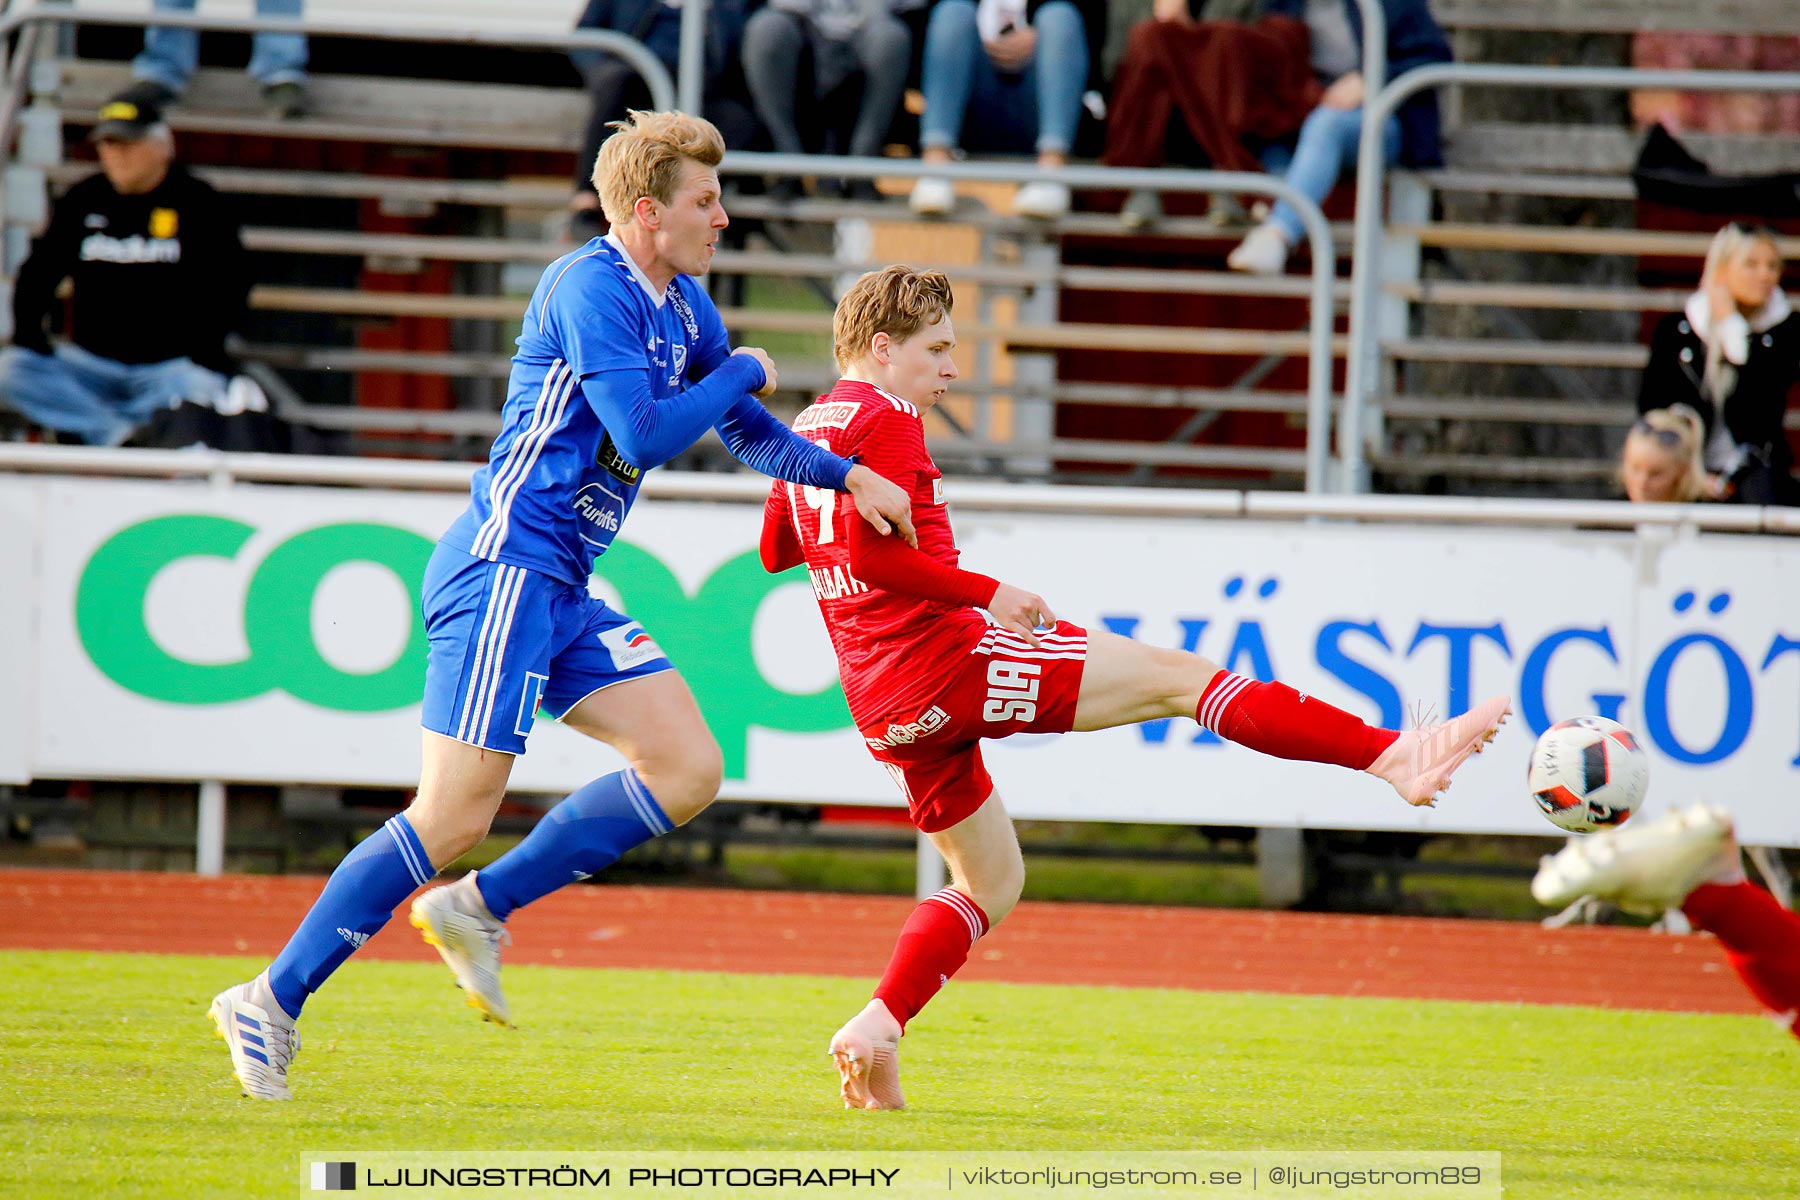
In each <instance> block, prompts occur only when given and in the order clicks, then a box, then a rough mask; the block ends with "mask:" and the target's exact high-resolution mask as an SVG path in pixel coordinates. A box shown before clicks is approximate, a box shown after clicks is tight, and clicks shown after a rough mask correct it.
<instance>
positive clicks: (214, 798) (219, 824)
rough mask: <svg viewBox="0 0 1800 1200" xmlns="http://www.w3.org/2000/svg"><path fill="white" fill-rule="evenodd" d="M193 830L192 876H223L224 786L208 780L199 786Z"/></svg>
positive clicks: (214, 780)
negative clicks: (193, 874)
mask: <svg viewBox="0 0 1800 1200" xmlns="http://www.w3.org/2000/svg"><path fill="white" fill-rule="evenodd" d="M196 817H197V819H196V821H195V829H194V872H195V874H198V875H223V874H224V873H225V785H224V784H222V783H220V782H219V781H218V780H216V779H208V780H206V781H205V782H204V783H202V784H201V785H200V808H199V812H198V813H197V814H196Z"/></svg>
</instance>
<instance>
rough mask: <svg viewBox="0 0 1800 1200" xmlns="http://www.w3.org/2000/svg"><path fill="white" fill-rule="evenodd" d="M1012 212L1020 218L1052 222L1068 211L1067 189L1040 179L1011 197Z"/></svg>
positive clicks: (1064, 185) (1061, 184)
mask: <svg viewBox="0 0 1800 1200" xmlns="http://www.w3.org/2000/svg"><path fill="white" fill-rule="evenodd" d="M1013 211H1014V212H1016V213H1018V214H1019V215H1020V216H1021V217H1034V218H1036V219H1037V220H1039V221H1054V220H1056V218H1058V217H1060V216H1064V215H1066V214H1067V213H1068V211H1069V187H1068V185H1067V184H1063V183H1051V182H1049V181H1048V180H1042V179H1040V180H1039V181H1038V182H1036V183H1028V184H1026V185H1025V186H1024V187H1022V188H1020V189H1019V194H1018V195H1017V196H1015V197H1013Z"/></svg>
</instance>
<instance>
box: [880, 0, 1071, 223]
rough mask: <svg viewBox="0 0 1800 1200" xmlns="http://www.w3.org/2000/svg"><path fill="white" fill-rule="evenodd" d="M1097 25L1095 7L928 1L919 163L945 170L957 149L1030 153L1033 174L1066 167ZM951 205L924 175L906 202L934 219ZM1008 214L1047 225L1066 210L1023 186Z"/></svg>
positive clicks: (1015, 0)
mask: <svg viewBox="0 0 1800 1200" xmlns="http://www.w3.org/2000/svg"><path fill="white" fill-rule="evenodd" d="M1105 19H1106V14H1105V8H1104V5H1103V4H1102V3H1101V2H1100V0H979V3H977V0H938V3H937V6H936V7H935V8H933V9H932V10H931V18H930V20H929V21H928V22H927V24H926V27H925V71H924V77H923V80H922V84H921V90H922V91H923V92H924V93H925V115H924V116H923V117H922V118H921V119H920V122H919V142H920V146H921V148H922V150H923V152H924V154H923V157H924V159H925V161H926V162H928V163H947V162H949V161H950V160H951V158H952V157H953V156H954V155H955V153H956V151H957V150H959V149H967V150H974V151H977V152H980V151H987V152H990V153H998V154H1022V153H1025V152H1027V151H1030V150H1033V149H1035V150H1036V152H1037V162H1038V165H1039V166H1040V167H1052V168H1054V167H1060V166H1062V165H1064V164H1065V163H1067V162H1068V161H1069V154H1070V152H1071V151H1072V150H1073V149H1074V146H1075V132H1076V129H1077V128H1078V127H1079V126H1080V124H1081V103H1082V94H1083V92H1084V91H1086V90H1087V88H1088V81H1089V77H1090V75H1091V73H1092V65H1093V64H1092V57H1091V56H1090V53H1089V47H1090V46H1098V45H1099V44H1100V39H1101V37H1102V36H1103V34H1104V29H1105ZM955 200H956V196H955V191H954V189H953V188H952V187H951V185H950V181H949V180H948V179H942V178H936V177H933V176H929V175H928V176H925V177H924V178H922V179H920V180H919V182H918V183H917V184H916V185H915V186H914V187H913V192H912V201H911V203H912V209H913V211H914V212H916V213H920V214H923V215H927V216H942V215H943V214H944V213H947V212H949V211H950V209H951V206H952V205H953V204H954V203H955ZM1013 207H1014V209H1015V210H1016V211H1017V212H1019V213H1021V214H1023V215H1024V216H1028V217H1037V218H1040V219H1043V220H1053V219H1055V218H1056V217H1059V216H1061V215H1062V214H1064V213H1066V212H1068V211H1069V189H1068V188H1067V187H1066V186H1064V185H1063V184H1060V183H1052V182H1050V181H1048V180H1038V181H1036V182H1033V183H1028V184H1026V185H1025V186H1024V187H1022V188H1020V189H1019V194H1018V197H1017V198H1016V199H1015V200H1014V202H1013Z"/></svg>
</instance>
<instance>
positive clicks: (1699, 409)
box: [1638, 222, 1800, 504]
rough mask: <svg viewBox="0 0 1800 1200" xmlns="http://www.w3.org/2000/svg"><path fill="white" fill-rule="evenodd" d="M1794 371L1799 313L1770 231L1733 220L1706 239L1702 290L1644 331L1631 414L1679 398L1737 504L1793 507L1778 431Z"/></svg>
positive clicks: (1787, 453)
mask: <svg viewBox="0 0 1800 1200" xmlns="http://www.w3.org/2000/svg"><path fill="white" fill-rule="evenodd" d="M1797 378H1800V316H1796V315H1794V312H1793V310H1792V309H1791V308H1790V307H1789V305H1788V300H1787V297H1786V296H1785V295H1783V294H1782V291H1781V255H1780V253H1779V251H1778V250H1777V249H1776V243H1775V233H1774V231H1773V230H1770V229H1768V228H1766V227H1763V226H1749V225H1741V224H1737V223H1735V222H1734V223H1733V224H1730V225H1727V226H1726V227H1725V228H1723V229H1721V230H1719V232H1718V233H1717V234H1716V235H1715V236H1714V237H1713V241H1712V246H1711V248H1710V249H1709V250H1708V251H1707V254H1706V267H1705V269H1704V271H1703V272H1702V274H1701V278H1700V290H1699V291H1697V292H1695V293H1694V294H1693V295H1692V296H1689V297H1688V301H1687V304H1686V305H1685V306H1683V308H1682V311H1680V312H1678V313H1670V314H1669V315H1668V316H1667V317H1664V318H1663V320H1662V322H1661V323H1660V324H1659V325H1657V327H1656V332H1655V333H1654V334H1653V335H1652V336H1651V338H1650V362H1649V365H1648V366H1646V367H1645V368H1644V377H1643V383H1642V385H1641V387H1640V389H1639V391H1638V411H1639V412H1649V411H1650V410H1652V409H1658V408H1667V407H1668V406H1670V405H1673V404H1682V405H1686V406H1687V407H1689V408H1691V409H1692V410H1693V411H1694V412H1696V413H1698V414H1699V416H1700V419H1701V421H1702V422H1703V423H1704V425H1705V440H1704V443H1703V444H1704V446H1705V450H1704V451H1703V457H1704V459H1705V462H1706V469H1707V470H1708V471H1709V472H1711V473H1713V474H1714V475H1716V476H1718V477H1719V478H1720V479H1723V480H1725V481H1726V483H1727V487H1726V489H1725V491H1726V495H1727V497H1728V498H1730V499H1732V500H1735V501H1738V502H1739V503H1743V504H1800V485H1797V484H1796V483H1795V481H1794V477H1793V468H1794V456H1793V452H1792V450H1791V449H1790V447H1789V445H1788V440H1787V434H1786V431H1785V430H1784V429H1783V428H1782V422H1783V419H1784V418H1785V417H1786V415H1787V403H1788V392H1789V391H1790V390H1791V389H1792V388H1793V386H1794V383H1795V380H1796V379H1797Z"/></svg>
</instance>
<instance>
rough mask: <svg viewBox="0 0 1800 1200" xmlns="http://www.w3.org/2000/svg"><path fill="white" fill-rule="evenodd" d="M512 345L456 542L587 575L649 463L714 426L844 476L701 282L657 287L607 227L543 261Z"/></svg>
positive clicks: (770, 470)
mask: <svg viewBox="0 0 1800 1200" xmlns="http://www.w3.org/2000/svg"><path fill="white" fill-rule="evenodd" d="M518 347H519V349H518V353H516V354H515V355H513V362H512V376H511V378H510V380H509V381H508V385H507V399H506V409H505V411H504V412H503V414H502V424H501V429H500V436H499V437H497V438H495V439H494V446H493V449H492V450H490V451H489V452H488V461H487V463H486V465H484V466H483V467H482V468H481V469H480V470H479V471H477V472H476V473H475V478H474V479H473V481H472V482H471V484H470V488H469V507H468V508H467V509H465V510H464V511H463V514H462V516H460V517H458V518H457V520H456V523H455V524H454V525H452V526H451V527H450V529H449V531H448V532H446V533H445V534H444V537H443V542H444V543H445V544H446V545H449V546H454V547H456V548H457V549H460V550H464V551H466V552H468V553H469V554H472V555H474V556H475V557H477V558H485V559H488V560H490V561H493V562H503V563H509V564H511V565H513V566H519V567H526V568H528V569H530V570H533V571H540V572H542V573H544V574H546V575H550V576H552V577H554V578H557V579H561V580H564V581H566V582H569V583H575V584H584V583H586V581H587V577H588V574H589V572H590V571H591V570H592V567H593V562H594V559H595V558H596V557H597V556H599V555H600V554H603V553H605V551H606V548H607V547H608V546H609V545H611V544H612V540H613V538H614V537H615V536H616V535H617V534H618V532H619V528H620V526H622V525H623V524H624V522H625V514H626V513H628V512H629V511H630V510H631V505H632V502H633V501H634V500H635V499H636V498H637V493H638V487H639V485H640V484H641V483H642V482H643V478H644V472H646V471H648V470H650V469H651V468H652V467H656V466H660V465H661V464H663V463H665V462H667V461H669V459H671V458H673V457H675V456H676V455H677V454H680V453H681V452H682V451H684V450H686V449H687V448H688V447H689V446H691V445H693V444H694V442H695V440H696V439H697V438H699V437H700V435H701V434H703V433H705V432H706V430H707V429H709V428H711V427H713V426H717V427H718V430H719V435H720V436H721V437H722V438H723V439H724V441H725V445H726V447H727V449H729V450H730V451H731V453H732V454H734V455H735V456H737V457H738V458H739V459H740V460H742V461H743V462H745V463H747V464H748V465H750V466H752V467H754V468H756V469H757V470H758V471H761V472H763V473H764V474H766V475H772V476H774V477H776V478H778V479H787V480H791V481H792V482H794V483H804V484H809V485H811V486H813V487H821V488H830V489H832V490H834V491H841V490H843V487H844V477H845V476H846V475H847V474H848V473H849V470H850V466H851V464H850V462H849V461H848V460H847V459H843V458H839V457H838V456H837V455H835V454H831V453H829V452H827V451H824V450H821V449H820V448H819V447H818V446H815V445H814V444H812V443H811V442H809V441H807V440H806V439H805V438H802V437H800V436H798V435H797V434H795V433H793V432H792V431H790V430H789V429H788V428H787V427H786V426H785V425H783V424H782V423H781V422H780V421H778V420H776V419H775V418H774V417H772V416H770V415H769V413H768V411H767V410H766V409H764V408H763V406H762V404H761V403H760V402H759V401H758V400H757V399H756V397H755V396H754V395H752V393H753V392H754V391H756V390H757V389H758V388H760V387H762V385H763V370H762V366H761V365H760V364H759V363H757V362H756V361H755V360H754V359H752V358H749V357H746V356H744V355H738V356H735V357H734V356H733V355H732V354H731V347H730V345H729V344H728V343H727V341H726V338H725V326H724V324H723V322H721V321H720V320H719V313H718V310H717V309H716V308H714V307H713V303H712V300H711V299H710V298H709V297H708V296H707V295H706V293H705V292H704V291H702V290H701V289H700V288H699V287H698V286H697V285H696V284H695V283H694V281H693V280H692V279H690V278H688V277H687V276H685V275H677V276H676V277H675V279H674V280H673V282H671V283H670V284H669V286H668V289H667V290H666V291H664V292H661V293H658V292H657V291H656V289H655V288H653V287H652V286H651V284H650V281H649V280H648V279H647V278H645V276H644V273H643V272H642V271H640V270H639V269H638V266H637V264H636V263H635V262H633V261H632V259H631V256H630V255H629V254H627V253H626V252H625V249H624V247H623V246H621V245H620V244H619V243H618V242H617V241H616V240H615V239H614V238H613V237H612V236H611V235H608V236H607V237H604V238H595V239H594V240H592V241H590V242H589V243H588V244H587V245H586V246H583V247H582V248H581V249H579V250H576V251H574V252H573V253H571V254H567V255H565V256H564V257H562V258H559V259H557V260H556V261H555V262H553V263H551V264H550V266H549V268H548V269H547V270H545V272H544V276H543V278H542V279H540V280H539V281H538V286H537V291H536V292H535V293H533V295H532V297H531V304H530V306H529V307H527V308H526V310H525V323H524V329H523V331H522V332H521V333H520V334H519V340H518ZM690 380H697V381H698V382H693V383H690Z"/></svg>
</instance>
